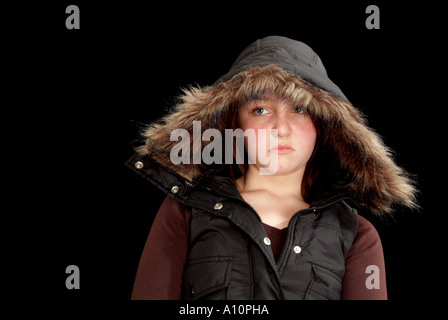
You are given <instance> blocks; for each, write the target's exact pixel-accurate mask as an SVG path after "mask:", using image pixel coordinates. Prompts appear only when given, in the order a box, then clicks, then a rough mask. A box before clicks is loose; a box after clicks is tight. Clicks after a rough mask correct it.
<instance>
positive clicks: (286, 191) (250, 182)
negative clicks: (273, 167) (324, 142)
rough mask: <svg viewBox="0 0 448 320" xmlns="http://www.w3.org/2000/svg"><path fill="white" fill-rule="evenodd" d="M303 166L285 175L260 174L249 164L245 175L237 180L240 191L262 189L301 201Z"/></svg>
mask: <svg viewBox="0 0 448 320" xmlns="http://www.w3.org/2000/svg"><path fill="white" fill-rule="evenodd" d="M304 172H305V168H303V169H301V170H298V171H295V172H292V173H290V174H287V175H260V173H259V172H258V170H257V169H256V168H254V167H253V166H249V168H248V170H247V171H246V176H245V177H241V178H240V179H238V180H239V181H237V186H238V190H239V191H240V192H250V191H259V190H264V191H268V192H270V193H271V194H274V195H276V196H278V197H280V198H282V197H290V196H293V197H297V198H299V199H301V200H302V201H303V197H302V188H301V186H302V178H303V174H304Z"/></svg>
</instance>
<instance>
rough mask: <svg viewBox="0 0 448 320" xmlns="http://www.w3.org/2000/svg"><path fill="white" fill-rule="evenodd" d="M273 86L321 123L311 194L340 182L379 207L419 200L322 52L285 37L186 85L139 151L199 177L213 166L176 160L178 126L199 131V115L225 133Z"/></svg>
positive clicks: (263, 41) (185, 174) (266, 42)
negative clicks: (204, 80) (212, 77)
mask: <svg viewBox="0 0 448 320" xmlns="http://www.w3.org/2000/svg"><path fill="white" fill-rule="evenodd" d="M267 92H274V93H276V94H277V95H278V96H279V97H282V98H286V99H288V100H289V101H290V102H291V103H293V104H297V105H301V106H304V107H306V108H307V110H308V112H309V113H310V115H311V117H312V118H313V121H314V123H315V125H316V128H317V129H318V141H319V146H318V145H316V151H315V155H314V158H313V159H312V160H313V166H312V168H311V169H310V176H311V177H312V179H311V180H309V181H310V182H309V185H307V186H306V187H307V188H308V189H309V190H308V193H307V198H308V199H306V200H308V201H311V200H313V198H315V197H317V196H318V194H319V193H322V192H329V191H331V190H328V189H331V188H334V185H339V186H342V188H343V189H345V191H346V192H347V193H348V194H349V195H350V196H351V197H352V198H353V200H355V201H356V202H357V203H358V204H359V205H361V206H365V207H367V208H368V209H369V210H371V211H372V212H373V213H376V214H381V213H385V212H390V211H391V210H392V206H393V205H394V204H402V205H405V206H408V207H416V203H415V193H416V190H415V188H414V186H413V182H412V180H411V179H410V178H409V176H408V175H407V174H406V172H405V171H404V170H403V169H402V168H400V167H398V166H397V165H396V164H395V163H394V161H393V158H392V155H391V151H390V150H389V149H388V148H387V147H386V146H385V145H384V144H383V142H382V140H381V138H380V137H379V136H378V134H376V133H375V132H374V131H373V130H371V129H370V128H368V127H367V125H366V122H365V120H364V117H363V115H362V114H361V113H360V111H359V110H357V109H356V108H354V107H353V106H352V105H351V103H350V102H349V101H348V100H347V98H346V97H345V96H344V94H343V93H342V91H341V90H340V89H339V88H338V87H337V86H336V85H335V84H334V83H333V82H332V81H331V80H330V79H329V78H328V76H327V73H326V70H325V68H324V66H323V64H322V61H321V60H320V58H319V56H318V55H317V54H316V53H314V51H313V50H312V49H311V48H310V47H309V46H307V45H306V44H304V43H302V42H298V41H295V40H291V39H288V38H284V37H278V36H271V37H267V38H264V39H261V40H257V41H256V42H254V43H253V44H251V45H250V46H249V47H248V48H247V49H245V50H244V51H243V52H242V53H241V54H240V56H239V57H238V58H237V60H236V62H235V63H234V64H233V66H232V67H231V69H230V71H229V72H228V73H227V74H225V75H223V76H222V77H221V78H219V79H218V80H217V81H216V82H215V84H214V85H212V86H206V87H203V88H193V87H192V88H189V89H186V90H184V92H183V95H182V96H181V97H180V101H179V103H178V104H177V105H176V106H175V107H174V108H173V110H172V111H171V112H170V113H169V114H168V115H166V116H165V117H163V118H162V119H160V121H158V122H156V123H152V124H150V125H149V126H148V127H147V128H145V130H144V133H143V135H144V137H145V139H146V141H145V144H144V145H143V146H141V147H139V148H138V149H137V151H138V152H139V153H140V154H146V155H149V156H150V157H151V158H152V159H153V160H155V161H156V162H158V163H159V164H160V165H162V166H164V167H165V168H167V169H169V170H171V171H174V172H176V173H177V174H179V175H180V176H182V177H184V178H185V179H187V180H190V181H195V180H199V179H200V178H201V176H202V175H203V174H204V172H205V171H208V169H209V168H210V166H207V165H205V164H204V163H201V164H193V162H191V164H178V165H176V164H174V163H173V162H172V161H171V158H170V151H171V149H172V147H173V146H174V145H176V144H177V143H178V142H177V141H171V140H170V134H171V133H172V132H173V130H175V129H179V128H182V129H185V130H186V131H187V132H189V133H190V136H192V134H193V122H194V121H201V130H202V132H203V131H205V130H206V129H209V128H215V129H218V130H219V131H220V132H222V133H223V132H224V130H225V129H228V128H231V126H232V119H233V115H234V113H235V112H237V108H238V106H239V105H241V103H244V102H247V101H249V100H250V99H253V98H254V97H262V96H263V95H264V94H265V93H267ZM202 143H203V145H202V147H204V146H205V144H206V143H205V142H202ZM191 150H193V142H192V144H191Z"/></svg>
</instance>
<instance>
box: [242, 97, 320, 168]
mask: <svg viewBox="0 0 448 320" xmlns="http://www.w3.org/2000/svg"><path fill="white" fill-rule="evenodd" d="M238 125H239V127H240V128H241V129H242V130H243V131H246V130H247V129H253V130H254V131H255V134H256V140H257V148H256V155H254V154H253V153H254V149H252V148H248V147H247V140H246V144H245V147H246V151H247V153H248V156H249V159H256V160H255V164H252V165H255V166H256V167H257V168H258V169H260V168H263V167H266V161H265V160H263V161H260V155H262V156H265V157H267V158H268V159H271V160H272V159H275V162H276V163H275V167H276V168H275V169H276V170H274V172H273V173H272V174H276V175H286V174H290V173H294V172H297V171H300V170H304V169H305V166H306V163H307V162H308V160H309V159H310V157H311V154H312V153H313V149H314V145H315V143H316V136H317V134H316V128H315V126H314V123H313V121H312V120H311V117H310V116H309V114H308V112H307V110H306V109H305V108H302V107H301V106H294V105H292V104H290V103H289V102H288V101H287V100H286V99H278V98H277V96H276V95H275V94H272V93H271V94H269V93H268V94H265V95H264V97H263V99H262V100H252V101H249V102H248V103H246V104H244V105H242V106H241V107H240V109H239V112H238ZM259 129H265V132H266V134H265V135H264V134H263V130H261V131H259ZM273 129H274V130H273ZM260 133H261V134H260ZM260 141H261V142H262V143H261V144H260ZM264 142H265V143H264ZM277 161H278V162H277ZM249 165H251V164H250V162H249ZM271 167H272V164H271Z"/></svg>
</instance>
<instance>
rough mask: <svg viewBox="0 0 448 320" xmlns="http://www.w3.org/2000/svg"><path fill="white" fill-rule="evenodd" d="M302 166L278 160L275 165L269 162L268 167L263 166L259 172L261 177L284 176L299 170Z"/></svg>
mask: <svg viewBox="0 0 448 320" xmlns="http://www.w3.org/2000/svg"><path fill="white" fill-rule="evenodd" d="M302 167H303V166H300V165H298V164H292V163H291V162H290V161H286V160H282V159H280V160H279V161H278V163H277V164H275V162H274V163H272V162H270V163H269V166H263V168H262V170H261V171H260V173H261V174H263V175H273V176H286V175H289V174H293V173H295V172H297V171H299V170H300V168H302Z"/></svg>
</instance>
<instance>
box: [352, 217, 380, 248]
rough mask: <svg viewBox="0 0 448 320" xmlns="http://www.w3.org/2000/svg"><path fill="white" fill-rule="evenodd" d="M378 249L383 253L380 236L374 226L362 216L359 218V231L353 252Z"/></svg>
mask: <svg viewBox="0 0 448 320" xmlns="http://www.w3.org/2000/svg"><path fill="white" fill-rule="evenodd" d="M375 248H376V249H378V250H381V252H382V246H381V240H380V236H379V234H378V232H377V230H376V229H375V227H374V226H373V224H372V223H371V222H370V221H369V220H367V219H366V218H364V217H362V216H358V230H357V232H356V236H355V241H354V242H353V246H352V250H351V252H353V251H355V252H360V251H364V250H368V249H370V250H372V249H375Z"/></svg>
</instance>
